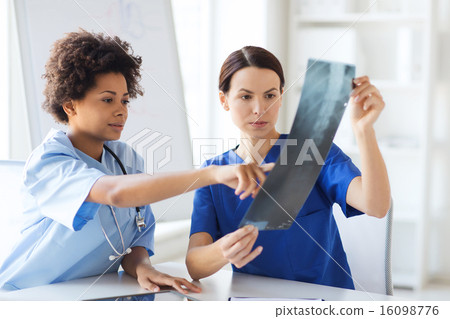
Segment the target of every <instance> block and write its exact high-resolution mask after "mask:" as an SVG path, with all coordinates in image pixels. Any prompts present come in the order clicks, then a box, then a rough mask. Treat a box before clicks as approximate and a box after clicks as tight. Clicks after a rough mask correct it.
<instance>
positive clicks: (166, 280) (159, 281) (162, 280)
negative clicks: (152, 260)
mask: <svg viewBox="0 0 450 319" xmlns="http://www.w3.org/2000/svg"><path fill="white" fill-rule="evenodd" d="M137 274H138V276H137V281H138V283H139V285H140V286H141V287H142V288H144V289H147V290H150V291H153V292H158V291H159V290H160V286H170V287H173V288H175V289H176V291H178V292H179V293H182V294H187V293H188V292H189V291H188V290H190V291H192V292H201V291H202V289H201V288H200V287H198V286H196V285H194V284H193V283H191V282H189V281H187V280H186V279H184V278H179V277H172V276H170V275H168V274H165V273H162V272H159V271H158V270H156V269H155V268H153V267H148V266H145V267H143V268H141V269H140V270H139V271H138V272H137Z"/></svg>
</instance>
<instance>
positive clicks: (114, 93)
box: [99, 90, 129, 96]
mask: <svg viewBox="0 0 450 319" xmlns="http://www.w3.org/2000/svg"><path fill="white" fill-rule="evenodd" d="M103 93H110V94H112V95H117V93H116V92H114V91H109V90H106V91H103V92H100V93H99V94H103ZM125 95H129V93H128V92H126V93H124V94H123V96H125Z"/></svg>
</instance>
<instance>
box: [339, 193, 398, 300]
mask: <svg viewBox="0 0 450 319" xmlns="http://www.w3.org/2000/svg"><path fill="white" fill-rule="evenodd" d="M391 202H392V201H391ZM333 213H334V217H335V219H336V223H337V225H338V229H339V233H340V235H341V239H342V244H343V246H344V250H345V252H346V254H347V260H348V263H349V266H350V270H351V273H352V277H353V282H354V284H355V289H356V290H361V291H367V292H374V293H380V294H385V295H392V294H393V287H392V272H391V239H392V214H393V205H391V208H390V210H389V212H388V214H387V215H386V217H384V218H382V219H378V218H375V217H371V216H367V215H361V216H355V217H351V218H346V217H345V216H344V214H343V213H342V211H341V209H340V207H339V206H338V205H335V206H334V207H333Z"/></svg>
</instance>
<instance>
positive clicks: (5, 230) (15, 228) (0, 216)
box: [0, 161, 25, 264]
mask: <svg viewBox="0 0 450 319" xmlns="http://www.w3.org/2000/svg"><path fill="white" fill-rule="evenodd" d="M24 166H25V162H22V161H0V220H1V221H2V222H1V223H0V243H2V245H1V248H0V264H1V263H2V262H3V259H4V258H5V257H6V256H7V255H8V253H9V251H10V250H11V248H12V247H13V246H14V244H15V243H16V239H17V238H18V236H19V231H20V227H21V226H22V214H21V213H22V207H23V206H22V198H21V196H20V188H21V186H22V172H23V168H24Z"/></svg>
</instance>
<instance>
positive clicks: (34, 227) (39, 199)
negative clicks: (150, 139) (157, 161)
mask: <svg viewBox="0 0 450 319" xmlns="http://www.w3.org/2000/svg"><path fill="white" fill-rule="evenodd" d="M105 144H106V145H107V146H108V147H109V148H110V149H111V150H112V151H113V152H114V153H115V154H116V155H117V156H118V157H119V159H120V160H121V161H122V162H123V165H124V166H125V169H126V171H127V173H128V174H138V173H143V172H144V161H143V159H142V158H141V157H140V156H139V155H137V153H136V152H135V151H134V150H133V149H132V148H131V147H130V146H128V145H127V144H125V143H123V142H120V141H109V142H106V143H105ZM104 175H122V171H121V169H120V166H119V164H118V163H117V161H116V160H115V159H114V158H113V156H112V155H111V154H110V153H109V152H105V151H103V154H102V158H101V162H98V161H96V160H94V159H93V158H91V157H89V156H88V155H86V154H84V153H83V152H81V151H80V150H78V149H76V148H74V147H73V145H72V143H71V142H70V140H69V138H68V137H67V136H66V134H65V133H64V132H62V131H56V130H52V131H50V133H49V134H48V135H47V137H46V138H45V139H44V141H43V142H42V143H41V144H40V145H39V146H38V147H37V148H36V149H35V150H34V151H33V152H32V154H31V155H30V157H29V159H28V160H27V162H26V164H25V168H24V176H23V189H22V193H23V203H24V210H23V214H24V219H25V224H24V227H23V229H22V231H21V236H20V239H19V240H18V242H17V244H16V245H15V247H14V248H13V250H12V251H11V253H10V254H9V256H8V257H7V258H6V259H5V261H4V262H3V264H2V266H1V268H0V288H2V289H6V290H15V289H22V288H29V287H34V286H40V285H46V284H52V283H56V282H60V281H67V280H71V279H77V278H82V277H88V276H94V275H101V274H103V273H104V272H114V271H117V270H118V268H119V266H120V263H121V260H122V258H123V257H121V258H119V259H117V260H114V261H110V260H109V256H111V255H115V253H114V251H113V249H112V248H111V246H110V245H109V244H108V242H107V241H106V238H105V236H104V234H103V232H102V227H103V229H104V230H105V232H106V234H107V235H108V237H109V239H110V241H111V243H112V245H113V246H114V247H115V249H116V250H117V251H118V252H119V253H122V251H123V247H122V241H121V238H120V235H119V231H118V228H117V226H116V223H115V221H114V217H113V215H112V213H111V210H110V208H109V207H108V206H106V205H101V204H98V203H92V202H86V201H85V199H86V197H87V195H88V194H89V192H90V190H91V188H92V186H93V184H94V183H95V182H96V181H97V179H98V178H100V177H101V176H104ZM114 210H115V212H116V217H117V221H118V224H119V227H120V230H121V232H122V236H123V239H124V244H125V248H128V247H137V246H141V247H144V248H146V249H147V251H148V252H149V255H150V256H151V255H153V249H154V241H153V236H154V223H155V219H154V216H153V213H152V211H151V209H150V206H148V205H147V206H145V207H141V214H142V215H143V216H144V218H145V223H146V225H147V228H145V229H144V230H143V231H142V232H138V229H137V226H136V222H135V218H136V215H137V213H136V209H135V207H131V208H117V207H115V208H114Z"/></svg>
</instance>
